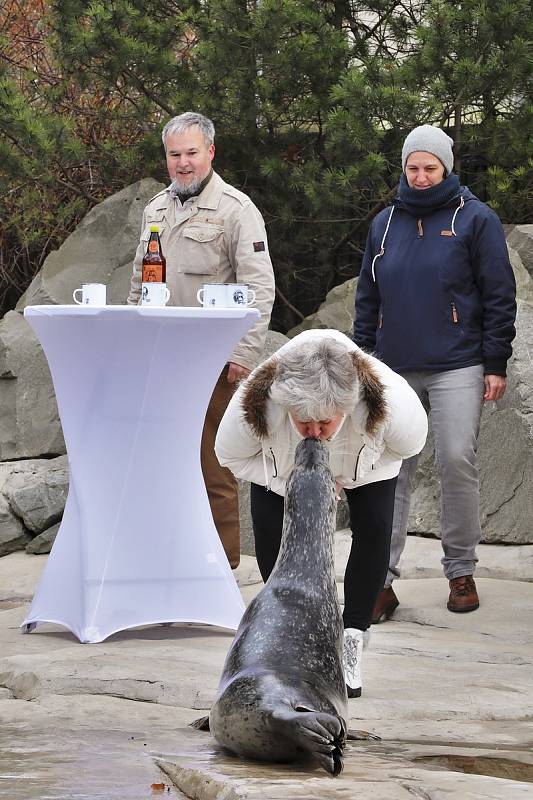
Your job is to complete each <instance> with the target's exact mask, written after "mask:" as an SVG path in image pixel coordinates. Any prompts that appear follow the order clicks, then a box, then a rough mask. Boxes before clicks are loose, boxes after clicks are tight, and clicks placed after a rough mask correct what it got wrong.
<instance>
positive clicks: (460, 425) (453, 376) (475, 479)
mask: <svg viewBox="0 0 533 800" xmlns="http://www.w3.org/2000/svg"><path fill="white" fill-rule="evenodd" d="M403 377H404V378H405V379H406V381H407V382H408V383H409V384H410V386H412V387H413V389H414V390H415V392H416V393H417V395H418V397H419V398H420V401H421V403H422V405H423V406H424V408H425V409H426V411H427V412H428V413H429V415H430V419H431V425H432V428H433V435H434V438H435V463H436V467H437V472H438V475H439V478H440V485H441V536H442V549H443V551H444V557H443V558H442V560H441V563H442V566H443V570H444V575H445V576H446V578H448V580H450V579H452V578H458V577H460V576H461V575H472V574H473V572H474V570H475V565H476V562H477V558H476V546H477V544H478V543H479V540H480V538H481V527H480V524H479V476H478V469H477V464H476V451H477V437H478V433H479V422H480V417H481V409H482V405H483V393H484V381H483V366H482V365H478V366H474V367H465V368H463V369H455V370H448V371H446V372H406V373H403ZM417 461H418V456H413V458H409V459H407V460H406V461H404V462H403V464H402V468H401V470H400V474H399V476H398V483H397V485H396V497H395V502H394V519H393V525H392V540H391V553H390V563H389V571H388V573H387V578H386V580H385V586H390V584H391V583H392V581H393V580H394V578H398V577H399V576H400V570H399V569H398V562H399V560H400V556H401V554H402V552H403V549H404V547H405V541H406V537H407V522H408V518H409V506H410V502H411V491H412V489H413V484H414V478H415V473H416V465H417Z"/></svg>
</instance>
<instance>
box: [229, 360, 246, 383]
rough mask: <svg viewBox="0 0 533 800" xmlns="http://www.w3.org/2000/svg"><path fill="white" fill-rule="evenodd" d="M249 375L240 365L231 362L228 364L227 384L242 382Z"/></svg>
mask: <svg viewBox="0 0 533 800" xmlns="http://www.w3.org/2000/svg"><path fill="white" fill-rule="evenodd" d="M249 374H250V370H249V369H246V367H241V366H240V364H234V363H233V361H230V362H229V363H228V377H227V381H228V383H237V381H243V380H244V379H245V378H247V377H248V375H249Z"/></svg>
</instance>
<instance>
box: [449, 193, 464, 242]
mask: <svg viewBox="0 0 533 800" xmlns="http://www.w3.org/2000/svg"><path fill="white" fill-rule="evenodd" d="M464 204H465V201H464V197H463V196H462V195H461V202H460V203H459V205H458V206H457V208H456V209H455V214H454V215H453V217H452V233H453V235H454V236H457V234H456V232H455V218H456V216H457V213H458V212H459V211H460V210H461V209H462V207H463V206H464Z"/></svg>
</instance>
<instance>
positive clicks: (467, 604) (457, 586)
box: [447, 575, 479, 612]
mask: <svg viewBox="0 0 533 800" xmlns="http://www.w3.org/2000/svg"><path fill="white" fill-rule="evenodd" d="M449 583H450V596H449V597H448V603H447V608H448V611H458V612H463V611H475V610H476V608H479V597H478V594H477V589H476V584H475V582H474V578H473V577H472V575H461V577H460V578H452V579H451V581H450V582H449Z"/></svg>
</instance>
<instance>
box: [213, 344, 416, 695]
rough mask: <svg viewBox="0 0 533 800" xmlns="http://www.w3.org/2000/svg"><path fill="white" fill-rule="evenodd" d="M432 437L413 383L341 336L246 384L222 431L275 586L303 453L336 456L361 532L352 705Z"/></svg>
mask: <svg viewBox="0 0 533 800" xmlns="http://www.w3.org/2000/svg"><path fill="white" fill-rule="evenodd" d="M426 435H427V418H426V414H425V411H424V409H423V407H422V405H421V403H420V401H419V399H418V397H417V396H416V394H415V392H414V391H413V390H412V389H411V387H410V386H409V384H408V383H407V382H406V381H405V380H404V379H403V378H402V377H401V376H399V375H397V374H396V373H395V372H393V371H392V370H391V369H389V368H388V367H387V366H385V364H383V363H382V362H381V361H379V360H378V359H376V358H374V357H372V356H370V355H368V354H366V353H365V352H364V351H363V350H361V349H360V348H359V347H357V345H355V344H354V343H353V342H352V341H351V340H350V339H348V337H347V336H345V335H344V334H342V333H340V332H339V331H336V330H312V331H306V332H304V333H301V334H299V335H298V336H295V337H294V339H291V341H289V342H287V344H285V345H283V347H281V348H280V349H279V350H278V351H277V352H276V353H275V354H274V355H273V356H272V357H271V358H269V359H268V360H267V361H264V362H263V363H262V364H261V365H260V366H258V367H257V368H256V369H255V370H254V371H253V372H252V373H251V375H250V376H249V377H248V378H247V379H246V381H244V382H243V383H242V384H241V385H240V387H239V389H238V390H237V392H236V393H235V395H234V396H233V398H232V400H231V402H230V404H229V406H228V408H227V410H226V413H225V415H224V417H223V419H222V422H221V423H220V427H219V429H218V435H217V438H216V443H215V452H216V455H217V457H218V460H219V461H220V463H221V464H222V465H223V466H225V467H228V468H229V469H230V470H231V471H232V472H233V474H234V475H235V477H237V478H240V479H242V480H246V481H250V483H251V513H252V524H253V530H254V538H255V548H256V556H257V562H258V565H259V569H260V571H261V575H262V577H263V580H265V581H266V580H267V579H268V576H269V575H270V572H271V571H272V568H273V567H274V564H275V562H276V558H277V555H278V552H279V547H280V542H281V533H282V527H283V498H284V494H285V484H286V481H287V479H288V477H289V475H290V473H291V471H292V468H293V465H294V452H295V449H296V445H297V444H298V442H299V441H300V440H301V439H302V438H306V437H314V438H317V439H320V440H321V441H323V442H324V443H325V444H326V446H327V447H328V449H329V457H330V458H329V460H330V467H331V470H332V473H333V475H334V477H335V480H336V482H337V488H338V490H340V489H341V488H342V489H344V490H345V493H346V498H347V501H348V507H349V510H350V527H351V529H352V547H351V551H350V556H349V559H348V563H347V566H346V572H345V577H344V598H345V605H344V613H343V619H344V628H345V640H344V657H345V658H344V667H345V675H346V683H347V688H348V694H349V696H350V697H358V696H359V695H360V694H361V675H360V661H361V651H362V640H363V632H364V631H365V630H367V628H368V627H369V626H370V620H371V615H372V609H373V606H374V602H375V600H376V597H377V595H378V592H379V591H380V589H381V587H382V585H383V581H384V578H385V575H386V572H387V567H388V559H389V548H390V538H391V527H392V513H393V508H394V490H395V486H396V478H397V476H398V472H399V471H400V467H401V464H402V460H403V459H404V458H409V457H410V456H413V455H415V454H416V453H419V452H420V450H421V449H422V448H423V446H424V442H425V440H426Z"/></svg>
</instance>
